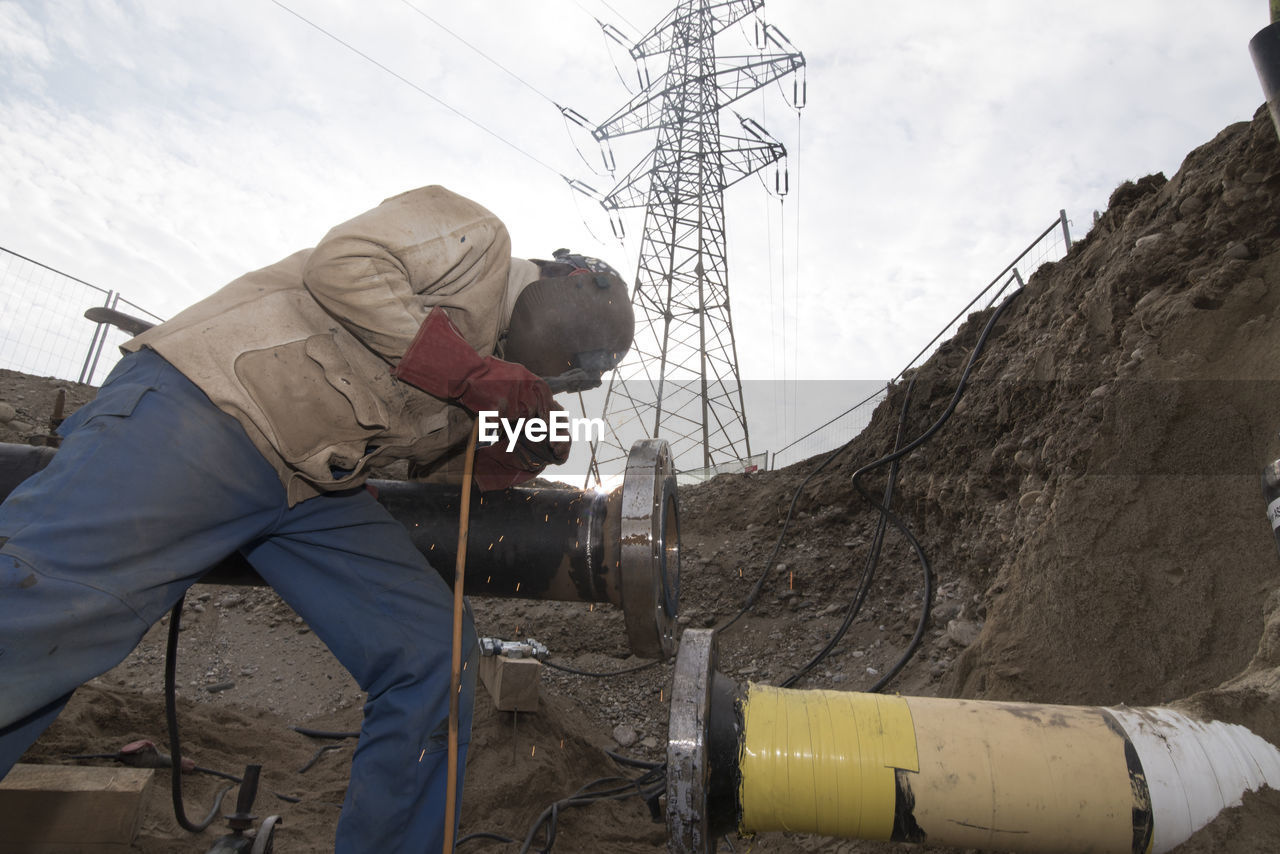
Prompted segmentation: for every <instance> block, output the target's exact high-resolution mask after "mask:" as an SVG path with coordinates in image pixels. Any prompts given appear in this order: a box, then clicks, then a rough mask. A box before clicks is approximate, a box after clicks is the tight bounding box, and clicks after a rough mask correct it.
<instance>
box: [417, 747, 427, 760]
mask: <svg viewBox="0 0 1280 854" xmlns="http://www.w3.org/2000/svg"><path fill="white" fill-rule="evenodd" d="M426 755H427V749H426V748H425V747H424V748H422V752H421V753H419V754H418V761H419V762H421V761H422V757H424V756H426Z"/></svg>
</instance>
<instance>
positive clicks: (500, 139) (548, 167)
mask: <svg viewBox="0 0 1280 854" xmlns="http://www.w3.org/2000/svg"><path fill="white" fill-rule="evenodd" d="M271 2H272V3H274V4H275V5H276V6H279V7H280V8H281V9H283V10H284V11H286V12H288V13H289V14H290V15H293V16H294V17H295V18H297V19H298V20H299V21H302V22H303V23H304V24H306V25H307V26H309V27H311V28H313V29H315V30H317V31H319V32H320V33H322V34H324V35H325V36H327V37H328V38H330V39H332V40H333V41H335V42H337V43H338V44H340V45H342V46H343V47H345V48H346V49H347V50H349V51H351V52H352V53H354V54H356V55H357V56H359V57H361V58H363V59H364V60H366V61H368V62H370V63H372V64H373V65H375V66H377V67H378V68H380V69H382V70H383V71H385V72H386V73H387V74H390V75H391V76H392V77H394V78H396V79H397V80H399V81H400V82H401V83H404V84H405V85H406V86H409V87H410V88H412V89H413V90H415V91H416V92H418V93H419V94H422V95H425V96H426V97H428V98H430V99H431V100H432V101H435V102H436V103H437V104H439V105H440V106H442V107H444V108H445V109H446V110H448V111H449V112H451V113H453V114H454V115H456V116H457V117H458V118H460V119H462V120H463V121H465V122H467V123H469V124H471V125H473V126H474V127H476V128H478V129H480V130H482V131H484V132H485V133H487V134H488V135H489V136H491V137H493V138H494V139H496V140H498V142H501V143H502V144H503V145H505V146H507V147H508V148H511V149H512V150H514V151H516V152H518V153H520V154H522V155H524V156H525V157H527V158H528V159H530V160H532V161H533V162H534V163H537V164H538V165H539V166H541V167H542V168H544V169H546V170H548V171H550V172H553V173H555V174H556V175H559V176H560V177H561V178H565V176H564V175H563V174H562V173H561V172H560V170H558V169H556V168H555V167H554V166H551V165H550V164H548V163H546V162H545V161H543V160H542V159H540V158H539V157H537V156H536V155H534V154H531V153H530V152H528V151H526V150H525V149H524V148H522V147H520V146H519V145H517V144H515V143H514V142H512V141H511V140H509V139H507V138H505V137H504V136H502V135H501V134H499V133H498V132H497V131H495V130H493V129H491V128H489V127H487V126H485V125H484V124H481V123H480V122H479V121H477V120H476V119H473V118H471V117H470V116H468V115H467V114H466V113H464V112H462V111H461V110H459V109H458V108H457V107H455V106H453V105H452V104H450V103H449V102H448V101H445V100H444V99H443V98H440V97H439V96H437V95H435V94H433V93H431V92H429V91H428V90H426V89H424V88H423V87H421V86H419V85H418V84H417V83H414V82H413V81H412V80H410V79H409V78H407V77H405V76H404V75H403V74H401V73H400V72H398V71H396V70H394V69H392V68H390V67H389V66H387V65H385V64H383V63H381V62H379V61H378V60H376V59H374V58H373V57H372V56H370V55H369V54H367V53H365V52H364V51H362V50H360V49H359V48H358V47H356V46H355V45H353V44H351V43H350V42H347V41H345V40H344V39H342V38H341V37H339V36H337V35H335V34H334V33H331V32H329V31H328V30H326V29H325V28H324V27H322V26H320V25H319V24H317V23H316V22H314V21H312V20H311V19H309V18H307V17H305V16H304V15H302V14H300V13H299V12H296V11H294V10H293V9H291V8H289V7H288V6H286V5H285V4H284V3H282V2H280V0H271ZM553 103H554V102H553ZM566 180H567V179H566Z"/></svg>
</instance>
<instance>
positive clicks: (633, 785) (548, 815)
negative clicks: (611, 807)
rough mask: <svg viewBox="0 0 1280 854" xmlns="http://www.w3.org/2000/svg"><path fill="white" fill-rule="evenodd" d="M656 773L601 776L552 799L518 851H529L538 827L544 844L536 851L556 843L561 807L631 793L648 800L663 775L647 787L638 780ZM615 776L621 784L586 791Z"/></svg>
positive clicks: (546, 851)
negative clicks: (642, 785)
mask: <svg viewBox="0 0 1280 854" xmlns="http://www.w3.org/2000/svg"><path fill="white" fill-rule="evenodd" d="M655 770H656V769H655ZM656 776H657V775H656V774H655V773H654V772H653V771H651V772H649V773H648V774H644V775H642V776H640V777H638V778H636V779H635V780H626V778H623V777H601V778H600V779H598V780H593V781H592V782H590V783H587V784H586V785H585V786H583V787H582V788H580V789H578V791H576V792H574V793H573V794H572V795H570V796H569V797H567V798H562V799H561V800H558V801H556V802H554V803H553V804H551V806H549V807H547V808H546V809H545V810H543V811H542V814H541V815H539V816H538V818H537V819H536V820H535V821H534V823H533V824H532V826H530V828H529V833H528V835H527V836H526V837H525V840H524V845H523V846H522V847H521V848H520V854H528V853H529V852H530V851H531V850H532V849H533V844H534V840H535V839H536V838H537V836H538V831H540V830H541V831H543V834H544V841H545V845H544V847H542V848H541V849H539V854H549V852H550V851H551V848H552V846H553V845H555V840H556V833H557V832H558V825H559V819H560V811H561V810H562V809H568V808H569V807H583V806H590V805H591V804H594V803H598V802H600V801H616V800H623V799H626V798H630V797H634V796H635V795H640V796H641V798H643V799H644V800H646V801H648V800H650V799H651V798H653V797H654V796H655V795H656V794H658V793H659V792H660V791H662V790H665V789H666V781H665V778H664V779H662V781H661V782H660V783H659V784H658V785H656V786H653V787H651V788H650V789H648V790H646V789H642V788H641V787H640V785H641V782H642V781H645V780H646V778H649V777H656ZM618 780H623V781H625V782H624V785H621V786H615V787H614V788H611V789H605V790H603V791H594V792H593V791H588V790H589V789H591V788H593V787H595V786H600V785H604V784H606V783H613V782H615V781H618ZM544 825H545V828H544Z"/></svg>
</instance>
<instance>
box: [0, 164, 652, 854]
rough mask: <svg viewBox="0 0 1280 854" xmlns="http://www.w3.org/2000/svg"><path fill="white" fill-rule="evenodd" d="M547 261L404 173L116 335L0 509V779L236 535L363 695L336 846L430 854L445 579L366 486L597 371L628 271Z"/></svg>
mask: <svg viewBox="0 0 1280 854" xmlns="http://www.w3.org/2000/svg"><path fill="white" fill-rule="evenodd" d="M553 257H554V260H551V261H528V260H523V259H518V258H512V257H511V243H510V238H509V236H508V234H507V230H506V228H505V226H504V225H503V224H502V222H500V221H499V220H498V218H497V217H496V216H494V214H492V213H490V212H489V211H488V210H486V209H485V208H483V207H481V206H480V205H478V204H476V203H475V202H472V201H470V200H468V199H465V198H463V197H461V196H458V195H456V194H455V193H452V192H450V191H449V190H446V189H444V188H442V187H439V186H430V187H423V188H420V189H416V190H411V191H409V192H407V193H403V194H401V195H398V196H395V197H393V198H390V199H387V200H386V201H384V202H383V203H382V204H380V205H378V206H377V207H375V208H373V209H372V210H369V211H367V212H365V213H363V214H360V215H359V216H356V217H355V218H353V219H350V220H348V221H347V222H345V223H342V224H341V225H338V226H336V227H335V228H333V229H332V230H330V231H329V233H328V234H326V235H325V236H324V238H323V239H322V240H321V241H320V242H319V244H318V245H317V246H316V247H315V248H314V249H309V250H303V251H301V252H297V253H295V254H293V255H290V256H289V257H287V258H285V259H284V260H282V261H279V262H277V263H275V264H272V265H271V266H268V267H265V268H263V269H261V270H257V271H254V272H251V273H248V274H246V275H244V276H241V277H240V278H238V279H236V280H235V281H233V282H231V283H230V284H228V285H226V286H225V287H223V288H222V289H221V290H219V291H217V292H215V293H214V294H212V295H211V296H209V297H208V298H206V299H204V300H202V301H200V302H198V303H196V304H195V305H193V306H191V307H190V308H188V309H186V310H185V311H183V312H181V313H180V314H178V315H177V316H176V317H174V318H173V319H172V320H170V321H168V322H166V323H163V324H160V325H159V326H157V327H155V328H153V329H151V330H149V331H146V332H144V333H142V334H141V335H139V336H137V337H136V338H134V339H132V340H131V341H129V342H128V343H127V344H126V345H125V346H124V348H123V349H124V350H125V351H126V355H125V357H124V358H123V359H122V360H121V361H120V363H119V364H118V365H117V366H116V368H115V370H113V371H112V373H111V375H110V376H109V377H108V378H107V381H106V382H105V383H104V384H103V386H102V388H101V390H100V391H99V393H98V395H97V398H96V399H95V400H94V401H93V402H92V403H90V404H89V405H87V406H85V407H83V408H81V409H80V410H78V411H77V412H75V413H74V414H73V415H72V416H71V417H70V418H68V419H67V420H66V421H65V422H64V424H63V425H62V427H61V429H60V432H61V433H62V435H63V437H64V438H63V442H62V445H61V448H60V450H59V451H58V453H57V454H56V455H55V456H54V458H53V460H52V462H51V463H50V464H49V466H48V467H47V468H46V469H44V470H43V471H42V472H40V473H39V474H38V475H36V476H34V477H32V478H30V479H28V480H27V481H26V482H24V483H23V484H22V485H21V486H20V487H19V488H18V489H17V490H15V491H14V493H13V494H12V495H11V496H10V497H9V499H8V500H7V501H5V502H4V504H3V505H0V776H2V775H3V774H6V773H8V771H9V769H10V768H11V767H12V766H13V765H14V764H15V763H16V762H17V761H18V759H19V757H20V756H21V755H22V753H23V752H24V751H25V750H26V749H27V748H28V747H29V746H30V745H31V743H32V742H34V741H35V739H36V738H37V737H38V736H39V734H40V733H41V732H42V731H43V730H44V729H45V728H46V727H47V726H48V725H49V724H50V723H51V722H52V721H53V719H54V718H55V717H56V716H57V715H58V713H59V712H60V711H61V709H62V708H63V707H64V706H65V704H66V702H67V700H68V699H69V698H70V696H71V693H72V691H74V690H75V688H76V687H78V686H79V685H80V684H82V683H83V682H85V681H87V680H89V679H91V678H93V677H95V676H97V675H99V674H101V673H103V672H105V671H106V670H109V669H110V668H111V667H114V666H115V665H116V664H118V663H119V662H120V661H121V660H123V659H124V658H125V656H127V655H128V654H129V652H130V651H131V650H132V649H133V648H134V646H135V645H136V644H137V643H138V641H139V640H140V639H141V638H142V635H143V634H144V633H145V632H146V631H147V629H148V628H149V627H150V626H151V625H152V624H153V623H155V622H156V621H157V620H159V619H160V617H161V616H162V615H163V614H165V613H166V612H167V611H168V610H169V609H170V608H171V607H172V606H173V605H174V604H175V603H176V602H177V601H178V600H179V598H180V597H181V596H182V595H183V593H184V592H185V591H186V589H187V588H188V587H189V586H190V585H191V584H192V583H193V582H195V581H197V580H198V579H199V578H200V576H201V575H202V574H203V572H204V571H205V570H206V569H208V568H209V567H211V566H213V565H214V564H216V563H217V562H218V561H219V560H221V559H222V558H223V557H225V556H226V555H227V554H229V553H231V552H233V551H236V550H239V551H240V552H241V553H242V554H243V555H244V557H245V558H246V559H247V560H248V561H249V563H250V564H252V565H253V567H254V568H255V569H256V570H257V572H258V573H259V574H260V575H261V576H262V577H263V578H264V579H265V580H266V581H267V583H268V584H270V585H271V586H272V587H273V588H274V589H275V590H276V591H277V593H279V594H280V596H281V597H282V598H283V599H284V600H285V601H286V602H287V603H288V604H289V605H290V606H291V607H292V608H293V609H294V610H295V611H296V612H297V613H298V614H299V615H300V616H301V617H302V618H303V619H305V620H306V622H307V623H308V624H309V625H310V626H311V628H312V630H313V631H314V632H315V634H316V635H317V637H319V638H320V639H321V640H323V641H324V642H325V644H326V645H328V647H329V649H330V650H331V651H332V652H333V654H334V656H335V657H336V658H337V659H338V661H340V662H341V663H342V664H343V666H345V667H346V668H347V669H348V670H349V671H350V672H351V674H352V676H353V677H354V678H355V680H356V681H357V682H358V683H359V685H360V687H361V688H362V689H363V690H364V691H366V692H367V693H368V701H367V703H366V705H365V707H364V723H363V726H362V729H361V735H360V741H359V744H358V746H357V748H356V752H355V755H354V758H353V760H352V766H351V778H350V784H349V786H348V789H347V794H346V800H345V802H344V804H343V809H342V816H341V818H340V820H339V823H338V830H337V840H336V850H337V851H338V852H368V851H388V852H391V851H394V852H414V851H424V852H425V851H433V852H434V851H440V850H441V847H442V844H443V840H444V839H445V837H446V831H445V825H446V819H445V816H444V812H445V810H444V803H445V791H446V788H447V784H448V780H447V778H448V776H449V775H448V772H447V764H446V749H445V748H446V741H447V738H446V735H447V731H448V719H449V694H450V687H449V683H450V661H449V659H450V656H449V648H450V637H451V634H452V626H451V622H452V607H451V603H452V593H451V591H450V590H449V588H448V586H447V585H446V584H445V583H444V581H443V580H442V579H441V577H440V575H439V574H438V573H437V572H436V571H434V570H433V569H432V568H430V567H429V566H428V565H427V563H426V560H425V558H423V556H422V555H421V554H420V553H419V552H418V550H417V549H416V548H414V546H413V545H412V543H411V542H410V539H409V535H408V533H407V532H406V531H405V529H404V528H403V527H402V526H401V525H400V524H399V523H397V522H396V521H394V520H393V519H392V518H391V516H390V515H389V514H388V513H387V511H386V510H385V509H383V508H382V506H381V505H379V504H378V502H377V501H376V500H375V498H374V497H373V496H372V495H371V494H370V493H369V492H368V491H367V490H366V489H364V488H363V487H364V482H365V479H366V478H367V477H368V472H369V468H370V466H371V465H382V464H386V463H390V462H394V461H396V460H401V459H407V460H409V461H410V464H411V467H412V468H413V469H414V470H416V471H417V472H419V473H421V474H423V475H427V476H432V477H437V478H439V477H445V476H448V474H449V473H450V472H456V471H458V470H459V466H458V465H456V461H457V460H458V459H460V458H461V457H462V456H463V455H464V453H465V452H466V450H467V448H466V446H467V444H468V441H467V437H468V436H469V435H470V433H471V425H472V423H473V422H474V421H475V419H476V418H477V415H478V414H479V413H481V412H489V413H494V412H496V413H498V416H499V417H502V418H507V419H517V418H526V419H527V418H542V419H544V420H547V419H548V418H549V416H550V415H551V413H552V412H553V411H555V410H558V409H559V407H558V405H557V404H556V403H555V402H554V400H553V393H554V392H555V391H561V390H566V389H574V388H583V387H589V386H591V385H595V384H598V383H599V381H600V377H601V375H602V374H603V373H604V372H606V371H608V370H611V369H613V368H614V367H616V366H617V364H618V362H619V361H620V360H621V358H622V356H623V354H624V353H625V352H626V350H627V349H628V348H629V347H630V345H631V339H632V334H633V328H634V319H633V314H632V309H631V304H630V300H629V299H628V296H627V292H626V287H625V285H624V284H623V282H622V280H621V279H620V278H619V277H618V275H617V273H616V272H615V271H614V270H613V269H612V268H610V267H608V265H605V264H603V263H602V262H599V261H597V260H595V259H590V258H585V257H583V256H580V255H574V254H571V253H568V252H565V251H563V250H560V251H558V252H557V253H556V254H555V256H553ZM544 377H546V378H549V380H548V379H543V378H544ZM568 444H569V443H568V442H564V441H552V440H551V439H550V438H548V439H546V440H543V441H531V440H529V439H528V438H527V437H524V438H522V439H521V440H520V441H519V442H517V443H515V445H514V447H512V448H511V449H510V450H508V446H507V443H500V444H499V445H496V446H491V447H484V448H481V449H479V451H477V452H476V456H475V459H474V482H475V483H476V485H477V486H478V487H479V488H480V489H482V490H483V489H502V488H506V487H509V486H512V485H515V484H518V483H521V482H524V481H527V480H529V479H531V478H532V477H534V476H535V475H536V474H538V473H539V472H541V471H542V470H543V468H544V467H545V466H547V465H553V464H557V463H562V462H564V461H565V459H566V458H567V455H568V450H569V448H568ZM463 629H464V637H465V641H464V649H465V650H466V652H465V653H464V655H466V656H468V657H469V658H470V659H471V666H468V667H467V668H466V669H465V671H464V674H465V678H464V680H463V683H462V694H463V697H462V702H461V704H460V706H461V709H462V714H461V720H460V721H459V722H458V732H459V741H460V748H459V752H460V756H461V759H462V761H459V762H458V773H457V779H456V785H457V790H458V791H461V788H462V777H463V771H464V768H465V746H466V742H467V737H468V734H469V732H470V726H471V706H472V698H473V696H474V691H475V672H476V667H475V665H474V656H475V652H474V651H475V632H474V629H473V627H472V626H471V624H470V621H469V618H467V622H466V624H465V625H464V627H463ZM453 822H454V826H455V827H456V822H457V812H456V811H455V814H454V816H453ZM448 836H449V837H450V838H451V837H452V836H453V828H452V827H451V828H450V829H449V833H448Z"/></svg>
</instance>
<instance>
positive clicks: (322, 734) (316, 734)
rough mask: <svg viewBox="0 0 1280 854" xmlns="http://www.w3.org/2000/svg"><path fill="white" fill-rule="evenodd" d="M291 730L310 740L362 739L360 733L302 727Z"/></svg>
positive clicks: (293, 727) (294, 727) (292, 727)
mask: <svg viewBox="0 0 1280 854" xmlns="http://www.w3.org/2000/svg"><path fill="white" fill-rule="evenodd" d="M289 729H291V730H293V731H294V732H296V733H298V734H299V735H305V736H307V737H308V738H359V737H360V733H358V732H331V731H329V730H324V729H307V728H306V727H300V726H291V727H289Z"/></svg>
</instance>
